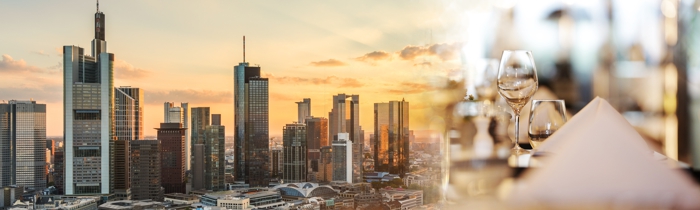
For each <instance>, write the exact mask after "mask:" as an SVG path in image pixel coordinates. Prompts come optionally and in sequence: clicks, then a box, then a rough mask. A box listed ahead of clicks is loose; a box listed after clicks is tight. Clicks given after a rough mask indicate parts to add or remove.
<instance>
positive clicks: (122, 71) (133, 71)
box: [114, 59, 151, 79]
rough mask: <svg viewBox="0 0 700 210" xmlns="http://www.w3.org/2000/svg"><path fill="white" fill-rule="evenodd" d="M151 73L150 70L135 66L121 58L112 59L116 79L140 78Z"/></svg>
mask: <svg viewBox="0 0 700 210" xmlns="http://www.w3.org/2000/svg"><path fill="white" fill-rule="evenodd" d="M150 74H151V72H150V71H148V70H145V69H141V68H136V67H134V65H131V64H129V63H127V62H126V61H123V60H119V59H117V60H115V61H114V77H115V78H117V79H140V78H144V77H147V76H149V75H150Z"/></svg>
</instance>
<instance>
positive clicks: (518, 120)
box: [513, 113, 520, 149]
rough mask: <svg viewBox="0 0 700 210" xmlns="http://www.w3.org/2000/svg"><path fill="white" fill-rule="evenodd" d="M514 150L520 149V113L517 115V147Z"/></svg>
mask: <svg viewBox="0 0 700 210" xmlns="http://www.w3.org/2000/svg"><path fill="white" fill-rule="evenodd" d="M513 148H514V149H517V148H520V113H515V146H513Z"/></svg>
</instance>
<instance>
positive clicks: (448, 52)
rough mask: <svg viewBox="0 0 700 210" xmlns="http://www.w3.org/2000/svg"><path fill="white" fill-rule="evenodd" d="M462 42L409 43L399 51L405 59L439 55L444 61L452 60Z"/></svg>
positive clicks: (400, 55)
mask: <svg viewBox="0 0 700 210" xmlns="http://www.w3.org/2000/svg"><path fill="white" fill-rule="evenodd" d="M461 47H462V44H461V43H452V44H447V43H443V44H433V45H429V46H422V47H421V46H413V45H408V46H406V47H404V48H403V49H401V51H399V52H397V54H398V55H399V57H401V59H404V60H413V59H415V58H416V57H419V56H438V57H439V58H440V59H442V60H443V61H445V60H451V59H454V58H456V57H457V55H458V53H459V50H460V48H461Z"/></svg>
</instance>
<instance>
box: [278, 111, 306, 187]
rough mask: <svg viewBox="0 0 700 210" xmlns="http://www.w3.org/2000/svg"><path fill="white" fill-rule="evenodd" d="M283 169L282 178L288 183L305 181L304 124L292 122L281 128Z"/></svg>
mask: <svg viewBox="0 0 700 210" xmlns="http://www.w3.org/2000/svg"><path fill="white" fill-rule="evenodd" d="M282 141H283V143H282V144H283V147H284V165H283V166H282V167H284V171H283V174H284V175H283V176H282V179H283V180H284V181H285V182H288V183H297V182H306V175H307V173H308V168H307V166H306V153H307V150H306V125H304V124H299V123H294V124H287V125H285V126H284V128H283V135H282Z"/></svg>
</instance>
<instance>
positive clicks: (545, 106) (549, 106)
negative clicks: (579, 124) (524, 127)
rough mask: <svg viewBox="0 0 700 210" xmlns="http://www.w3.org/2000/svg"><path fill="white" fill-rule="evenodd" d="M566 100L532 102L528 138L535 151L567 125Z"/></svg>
mask: <svg viewBox="0 0 700 210" xmlns="http://www.w3.org/2000/svg"><path fill="white" fill-rule="evenodd" d="M565 110H566V108H565V106H564V100H532V106H531V108H530V126H529V127H528V132H527V134H528V136H530V145H532V148H533V149H537V147H538V146H539V145H540V144H542V142H544V140H546V139H547V137H549V136H550V135H552V134H554V132H555V131H557V130H559V128H560V127H561V126H563V125H564V123H566V111H565Z"/></svg>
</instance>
